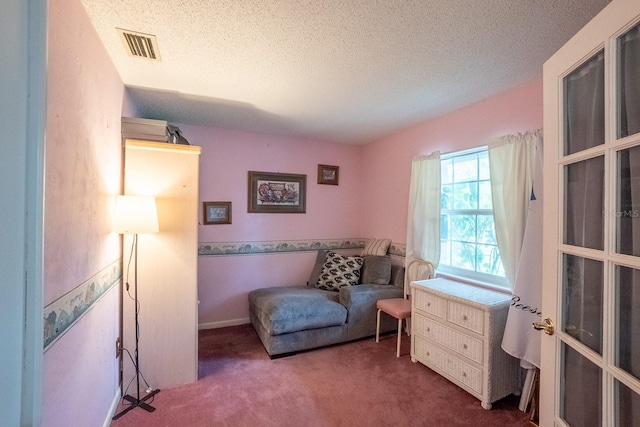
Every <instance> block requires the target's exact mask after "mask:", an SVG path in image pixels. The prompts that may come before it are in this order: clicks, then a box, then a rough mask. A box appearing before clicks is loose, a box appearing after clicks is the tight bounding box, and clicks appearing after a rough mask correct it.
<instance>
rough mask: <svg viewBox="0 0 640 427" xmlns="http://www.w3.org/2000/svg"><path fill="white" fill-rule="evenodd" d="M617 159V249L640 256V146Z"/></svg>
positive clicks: (619, 154) (622, 252)
mask: <svg viewBox="0 0 640 427" xmlns="http://www.w3.org/2000/svg"><path fill="white" fill-rule="evenodd" d="M638 80H639V81H640V74H639V75H638ZM639 114H640V113H639ZM617 161H618V167H617V172H618V177H617V181H618V187H617V189H616V191H617V201H616V213H615V214H616V232H617V233H616V243H617V244H616V250H617V251H618V253H621V254H625V255H634V256H640V146H636V147H632V148H629V149H626V150H621V151H619V152H618V156H617Z"/></svg>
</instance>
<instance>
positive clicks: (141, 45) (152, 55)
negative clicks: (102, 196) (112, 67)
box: [116, 28, 162, 61]
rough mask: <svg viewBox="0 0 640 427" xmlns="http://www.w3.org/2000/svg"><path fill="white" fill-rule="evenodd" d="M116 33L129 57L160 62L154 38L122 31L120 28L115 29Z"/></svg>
mask: <svg viewBox="0 0 640 427" xmlns="http://www.w3.org/2000/svg"><path fill="white" fill-rule="evenodd" d="M116 31H118V34H120V39H121V40H122V43H124V47H125V50H126V51H127V53H128V54H129V56H135V57H136V58H145V59H150V60H152V61H162V59H161V58H160V49H158V41H157V40H156V36H154V35H152V34H144V33H137V32H135V31H130V30H123V29H122V28H116Z"/></svg>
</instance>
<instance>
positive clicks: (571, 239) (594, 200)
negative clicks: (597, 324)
mask: <svg viewBox="0 0 640 427" xmlns="http://www.w3.org/2000/svg"><path fill="white" fill-rule="evenodd" d="M603 209H604V157H603V156H598V157H594V158H592V159H588V160H584V161H581V162H576V163H573V164H570V165H567V166H565V210H564V243H566V244H568V245H573V246H581V247H585V248H592V249H600V250H602V249H603V248H604V235H603V232H604V215H603V214H602V213H603Z"/></svg>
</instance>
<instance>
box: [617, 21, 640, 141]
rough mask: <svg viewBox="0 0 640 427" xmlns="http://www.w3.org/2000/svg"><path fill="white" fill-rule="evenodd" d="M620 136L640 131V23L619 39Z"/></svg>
mask: <svg viewBox="0 0 640 427" xmlns="http://www.w3.org/2000/svg"><path fill="white" fill-rule="evenodd" d="M617 88H618V111H617V113H618V138H624V137H625V136H629V135H633V134H634V133H638V132H640V24H638V25H636V26H635V27H634V28H632V29H631V30H630V31H629V32H628V33H626V34H625V35H623V36H622V37H620V38H619V39H618V81H617Z"/></svg>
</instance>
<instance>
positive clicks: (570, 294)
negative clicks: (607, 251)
mask: <svg viewBox="0 0 640 427" xmlns="http://www.w3.org/2000/svg"><path fill="white" fill-rule="evenodd" d="M563 267H564V278H563V286H562V293H563V295H562V307H563V315H562V330H563V331H564V332H566V333H567V334H569V335H571V336H572V337H574V338H575V339H577V340H578V341H580V342H581V343H583V344H584V345H586V346H587V347H589V348H590V349H592V350H593V351H596V352H598V354H602V296H603V289H604V286H603V283H604V270H603V263H602V262H601V261H594V260H592V259H588V258H582V257H578V256H575V255H568V254H565V255H564V260H563Z"/></svg>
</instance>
